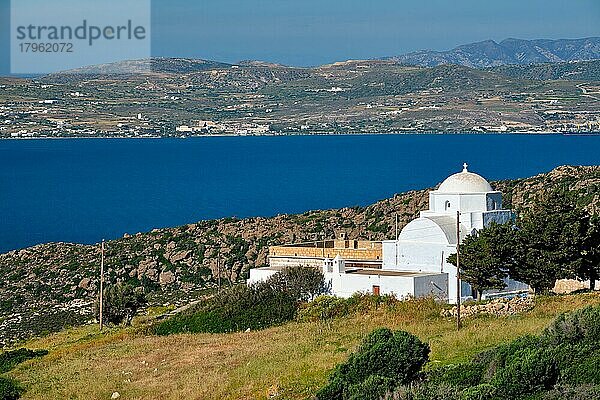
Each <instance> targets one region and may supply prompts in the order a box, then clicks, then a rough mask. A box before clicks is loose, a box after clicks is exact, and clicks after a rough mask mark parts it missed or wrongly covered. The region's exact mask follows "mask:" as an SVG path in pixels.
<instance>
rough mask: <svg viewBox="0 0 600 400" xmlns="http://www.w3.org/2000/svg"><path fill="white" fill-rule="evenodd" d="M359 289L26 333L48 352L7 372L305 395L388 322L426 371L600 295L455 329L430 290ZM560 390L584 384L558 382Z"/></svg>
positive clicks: (188, 393)
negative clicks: (176, 330)
mask: <svg viewBox="0 0 600 400" xmlns="http://www.w3.org/2000/svg"><path fill="white" fill-rule="evenodd" d="M361 299H362V300H360V304H359V305H358V306H356V307H355V308H354V310H353V311H351V312H349V313H348V314H347V315H346V316H341V317H335V318H331V319H330V320H329V321H319V320H314V321H309V322H298V321H291V322H288V323H285V324H282V325H279V326H274V327H270V328H267V329H264V330H259V331H251V332H234V333H218V334H210V333H197V334H188V333H180V334H172V335H169V336H160V335H147V334H146V333H145V332H146V329H147V325H146V323H145V322H143V320H141V319H140V318H137V319H134V321H133V325H132V327H118V328H116V327H115V328H109V329H106V330H104V331H103V332H98V328H97V326H84V327H79V328H72V329H69V330H65V331H63V332H60V333H57V334H53V335H50V336H47V337H45V338H40V339H35V340H32V341H30V342H28V343H27V347H29V348H46V349H48V350H50V353H49V354H48V355H47V356H45V357H43V358H40V359H34V360H31V361H28V362H27V363H24V364H20V365H18V366H17V367H16V368H15V369H14V370H12V371H10V372H9V373H8V374H7V375H8V376H10V377H11V378H13V379H16V380H18V381H19V382H21V385H22V386H23V387H24V388H25V389H26V390H27V392H26V397H27V398H28V399H44V400H50V399H52V400H54V399H57V398H70V399H85V400H88V399H91V400H95V399H98V400H101V399H104V400H105V399H107V398H110V397H111V394H112V393H113V392H115V391H118V392H119V393H120V394H121V398H132V399H146V398H161V399H178V398H179V399H180V398H202V399H219V400H220V399H240V398H246V399H267V398H270V397H272V398H278V399H307V398H310V397H312V396H314V395H315V394H316V393H317V391H318V390H319V389H320V388H321V387H323V386H325V385H326V384H327V382H328V377H329V376H330V375H331V374H332V372H333V371H334V370H335V366H336V365H337V364H339V363H343V362H345V361H346V360H348V358H349V356H350V354H351V353H352V352H354V351H355V350H356V349H358V348H359V346H360V343H361V342H362V341H363V340H364V338H365V337H367V336H368V335H369V333H370V332H372V331H373V330H375V329H378V328H380V327H387V328H389V329H391V330H392V331H396V330H403V331H406V332H409V333H410V334H412V335H415V336H416V337H418V338H419V340H420V341H422V342H423V343H427V344H428V345H429V347H430V349H431V352H430V353H429V362H428V363H427V364H425V366H424V368H423V370H424V372H427V371H430V370H434V369H437V368H440V367H444V366H448V365H457V364H458V365H464V364H468V363H471V361H472V360H473V358H474V357H475V356H476V355H477V354H479V353H481V352H483V351H486V350H489V349H493V348H495V347H496V346H498V345H502V344H507V343H510V342H511V341H513V340H515V339H517V338H519V337H521V336H526V335H540V334H541V333H542V332H543V330H544V329H545V328H546V327H548V326H549V324H550V323H551V322H552V321H553V320H554V319H555V318H556V317H557V316H559V315H560V314H561V313H563V312H566V311H572V310H576V309H580V308H583V307H586V306H588V305H599V304H600V294H599V293H582V294H576V295H561V296H537V297H536V298H535V302H534V307H533V308H532V309H531V310H530V311H527V312H524V313H521V314H517V315H512V316H501V317H496V316H483V315H480V316H474V317H472V318H469V319H467V320H465V321H464V326H463V329H461V330H460V331H459V332H457V331H456V328H455V321H454V320H453V319H452V318H447V317H443V316H442V315H441V314H442V313H441V311H442V310H443V309H444V307H445V306H444V305H442V304H438V303H435V302H434V301H431V300H429V299H421V300H412V301H406V302H397V303H396V302H393V301H391V300H390V301H388V302H378V301H376V300H375V299H374V297H373V296H364V297H362V298H361ZM347 301H348V302H351V300H347ZM355 301H357V300H355ZM439 388H440V390H442V389H443V385H440V386H439ZM425 389H426V387H423V388H420V389H419V390H422V391H424V390H425ZM558 390H564V391H572V390H582V388H581V387H580V388H579V389H573V388H559V387H558V386H556V387H555V388H554V389H553V391H558ZM569 393H570V392H569ZM446 398H453V397H452V396H448V397H446ZM555 398H557V399H558V398H561V397H555ZM573 399H576V397H573Z"/></svg>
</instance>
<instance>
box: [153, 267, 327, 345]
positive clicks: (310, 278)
mask: <svg viewBox="0 0 600 400" xmlns="http://www.w3.org/2000/svg"><path fill="white" fill-rule="evenodd" d="M324 290H326V286H325V284H324V278H323V274H322V273H321V272H320V271H318V270H317V269H315V268H310V271H309V268H308V267H297V268H287V269H285V270H283V271H281V272H278V273H276V274H274V275H273V276H272V277H271V278H269V279H267V280H266V281H264V282H259V283H257V284H254V285H236V286H233V287H231V288H228V289H226V290H223V291H221V292H220V293H217V294H216V295H215V296H214V297H212V298H210V299H208V300H206V301H204V302H203V303H201V304H198V305H197V306H196V307H193V308H191V309H190V310H188V311H186V312H184V313H181V314H179V315H176V316H174V317H171V318H169V319H167V320H165V321H162V322H160V323H158V324H157V325H155V326H154V327H153V328H152V331H153V332H154V333H155V334H158V335H168V334H173V333H180V332H192V333H195V332H209V333H222V332H234V331H242V330H246V329H252V330H257V329H264V328H268V327H270V326H274V325H279V324H282V323H284V322H287V321H290V320H292V319H294V317H295V316H296V311H297V309H298V305H299V303H300V302H302V301H304V300H305V299H307V298H309V297H312V296H313V295H317V294H320V293H322V292H323V291H324Z"/></svg>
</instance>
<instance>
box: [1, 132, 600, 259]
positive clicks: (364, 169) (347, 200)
mask: <svg viewBox="0 0 600 400" xmlns="http://www.w3.org/2000/svg"><path fill="white" fill-rule="evenodd" d="M463 162H467V163H469V170H471V171H473V172H477V173H479V174H481V175H483V176H484V177H486V178H488V179H489V180H495V179H507V178H519V177H528V176H531V175H535V174H538V173H541V172H546V171H549V170H551V169H552V168H554V167H556V166H558V165H563V164H577V165H594V164H595V165H598V164H600V136H562V135H458V134H457V135H353V136H279V137H266V136H263V137H203V138H193V139H65V140H3V141H0V252H5V251H8V250H12V249H18V248H23V247H26V246H30V245H33V244H37V243H43V242H49V241H69V242H79V243H95V242H98V241H99V240H101V239H102V238H106V239H112V238H117V237H120V236H122V235H123V234H124V233H130V234H133V233H136V232H142V231H148V230H151V229H153V228H157V227H167V226H176V225H181V224H186V223H191V222H195V221H199V220H202V219H212V218H220V217H226V216H237V217H246V216H272V215H276V214H279V213H299V212H303V211H306V210H311V209H325V208H333V207H343V206H354V205H367V204H370V203H372V202H374V201H376V200H379V199H383V198H386V197H389V196H392V195H393V194H394V193H398V192H403V191H407V190H411V189H420V188H426V187H431V186H434V185H436V184H437V183H439V182H441V181H442V180H443V179H444V178H446V177H447V176H448V175H450V174H452V173H454V172H458V171H460V170H461V169H462V164H463Z"/></svg>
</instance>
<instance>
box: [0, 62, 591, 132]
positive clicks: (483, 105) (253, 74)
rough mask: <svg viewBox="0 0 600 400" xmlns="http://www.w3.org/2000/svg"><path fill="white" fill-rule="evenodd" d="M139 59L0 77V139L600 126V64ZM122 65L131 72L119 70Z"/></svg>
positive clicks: (588, 129) (533, 129)
mask: <svg viewBox="0 0 600 400" xmlns="http://www.w3.org/2000/svg"><path fill="white" fill-rule="evenodd" d="M147 63H148V60H138V61H130V62H125V63H119V64H117V65H113V66H97V67H90V68H87V69H85V73H61V74H52V75H48V76H45V77H41V78H37V79H19V78H0V106H1V107H0V137H5V138H7V137H9V138H10V137H12V138H15V137H16V138H21V137H26V138H31V137H145V136H153V137H158V136H182V137H185V136H193V135H213V134H228V135H254V134H260V135H286V134H357V133H361V134H369V133H420V132H440V133H446V132H449V133H455V132H534V133H535V132H544V133H546V132H569V133H570V132H584V133H589V132H600V109H599V108H598V106H597V104H598V101H599V99H600V84H599V83H598V82H599V81H600V79H599V77H600V67H599V65H600V61H589V62H578V63H555V64H542V65H537V66H536V65H534V66H527V67H522V68H521V69H519V68H516V66H506V67H497V68H493V69H476V68H470V67H465V66H461V65H440V66H436V67H417V66H406V65H402V64H401V63H398V62H396V61H382V60H363V61H361V60H357V61H346V62H339V63H335V64H330V65H323V66H320V67H315V68H297V67H287V66H282V65H277V64H269V63H262V62H244V63H240V65H229V64H223V63H217V62H211V61H205V60H186V59H164V58H163V59H153V60H150V67H151V68H150V69H147ZM128 68H132V70H133V71H137V72H135V73H128V74H123V73H119V72H117V71H121V72H123V71H124V70H125V71H126V70H128ZM109 71H113V72H109ZM71 72H72V71H71Z"/></svg>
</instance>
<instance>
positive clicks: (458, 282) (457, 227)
mask: <svg viewBox="0 0 600 400" xmlns="http://www.w3.org/2000/svg"><path fill="white" fill-rule="evenodd" d="M460 326H461V325H460V211H457V212H456V330H457V331H459V330H460Z"/></svg>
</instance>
